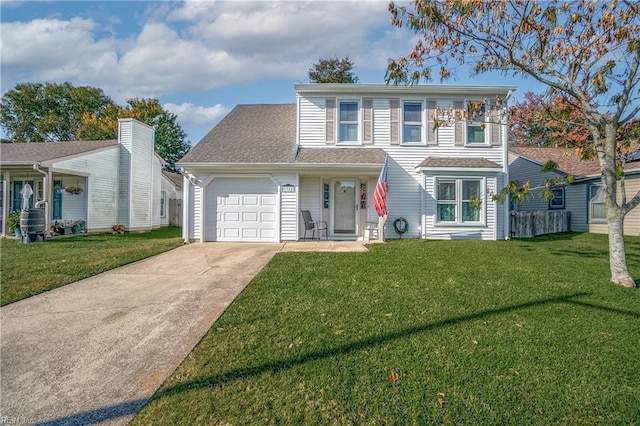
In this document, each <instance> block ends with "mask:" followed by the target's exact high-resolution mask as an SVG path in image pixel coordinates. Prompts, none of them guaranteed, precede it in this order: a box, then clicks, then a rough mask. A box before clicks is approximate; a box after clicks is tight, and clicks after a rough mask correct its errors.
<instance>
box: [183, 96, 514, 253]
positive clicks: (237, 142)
mask: <svg viewBox="0 0 640 426" xmlns="http://www.w3.org/2000/svg"><path fill="white" fill-rule="evenodd" d="M295 90H296V103H295V104H289V105H239V106H237V107H236V108H235V109H233V110H232V111H231V112H230V113H229V114H228V115H227V116H226V117H225V118H224V119H223V120H222V121H221V122H220V123H219V124H218V125H217V126H215V127H214V128H213V129H212V130H211V131H210V132H209V133H208V134H207V135H206V136H205V137H204V138H203V139H202V140H201V141H200V142H199V143H198V144H197V145H196V146H195V147H194V148H193V149H192V150H191V151H190V152H189V153H188V154H187V155H186V156H185V157H184V158H182V159H181V160H180V161H179V163H178V165H179V166H180V167H182V169H183V170H184V172H183V176H184V185H183V188H184V193H183V200H184V209H185V210H184V223H183V234H184V235H183V236H184V238H185V240H188V241H264V242H267V241H268V242H279V241H296V240H299V239H301V238H302V237H303V235H304V228H303V223H302V218H301V214H300V212H301V210H309V211H310V212H311V214H312V216H313V219H314V220H315V221H320V220H322V221H325V222H327V224H328V237H329V239H336V240H337V239H361V238H363V235H364V227H365V224H366V223H367V222H374V223H377V222H378V217H377V213H376V211H375V209H374V207H373V202H372V195H373V191H374V189H375V185H376V182H377V179H378V176H379V174H380V171H381V169H382V167H383V164H384V163H385V160H386V161H387V184H388V192H387V209H388V211H389V214H388V219H387V222H386V226H385V230H384V234H385V238H397V237H398V234H397V233H396V232H395V230H394V227H393V223H394V222H395V220H396V219H398V218H404V219H406V222H407V224H408V229H407V232H406V233H405V234H404V235H403V238H411V237H413V238H434V239H456V238H466V239H483V240H497V239H503V238H505V237H506V236H508V235H509V230H508V220H507V218H508V206H507V205H506V204H498V203H496V202H494V201H492V199H491V196H492V194H493V193H495V192H497V191H499V190H500V189H502V188H503V186H504V185H505V184H506V182H508V161H507V158H508V157H507V143H508V141H507V129H506V124H505V123H506V120H507V119H506V114H504V113H502V114H500V113H498V114H495V112H494V113H489V109H487V113H486V114H484V115H482V116H481V117H479V118H478V117H477V116H476V118H475V119H474V120H472V121H455V120H454V119H453V118H451V120H449V118H450V117H447V116H446V115H447V111H448V110H449V109H450V108H453V109H456V110H461V109H464V108H467V107H468V105H469V102H477V101H483V100H488V101H489V102H491V101H492V100H495V99H496V97H497V96H499V97H500V98H501V99H503V100H506V99H507V98H508V97H509V96H510V93H511V92H512V91H514V90H515V87H507V86H452V85H424V86H413V87H406V86H387V85H381V84H298V85H295ZM436 111H439V114H443V115H444V116H439V117H436V116H435V114H436ZM434 119H439V120H446V121H449V122H448V123H447V124H446V125H441V126H438V127H437V129H436V128H435V126H434ZM323 237H324V235H323Z"/></svg>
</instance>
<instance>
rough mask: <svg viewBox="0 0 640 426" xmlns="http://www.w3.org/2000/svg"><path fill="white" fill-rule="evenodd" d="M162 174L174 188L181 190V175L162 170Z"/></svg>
mask: <svg viewBox="0 0 640 426" xmlns="http://www.w3.org/2000/svg"><path fill="white" fill-rule="evenodd" d="M162 174H163V175H164V177H166V178H167V179H169V181H171V183H173V185H174V186H175V187H176V188H178V189H180V188H182V175H181V174H179V173H173V172H168V171H166V170H163V171H162Z"/></svg>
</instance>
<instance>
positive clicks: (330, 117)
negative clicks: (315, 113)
mask: <svg viewBox="0 0 640 426" xmlns="http://www.w3.org/2000/svg"><path fill="white" fill-rule="evenodd" d="M325 113H326V118H325V125H326V129H325V131H326V139H325V140H326V143H327V145H333V144H335V143H336V100H335V99H334V98H327V99H326V100H325Z"/></svg>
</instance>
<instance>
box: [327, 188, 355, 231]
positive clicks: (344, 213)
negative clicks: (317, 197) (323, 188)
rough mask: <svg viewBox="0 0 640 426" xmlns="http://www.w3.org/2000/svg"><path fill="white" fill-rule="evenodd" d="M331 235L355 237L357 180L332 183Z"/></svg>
mask: <svg viewBox="0 0 640 426" xmlns="http://www.w3.org/2000/svg"><path fill="white" fill-rule="evenodd" d="M332 186H333V203H332V204H333V210H332V212H331V213H332V216H333V217H332V220H331V223H332V225H333V226H332V227H331V230H332V234H333V235H334V236H336V237H340V236H345V237H346V236H355V235H356V230H357V229H358V228H357V222H356V213H357V207H358V204H357V203H358V198H357V196H358V191H356V188H357V186H358V181H357V179H336V180H334V181H333V185H332Z"/></svg>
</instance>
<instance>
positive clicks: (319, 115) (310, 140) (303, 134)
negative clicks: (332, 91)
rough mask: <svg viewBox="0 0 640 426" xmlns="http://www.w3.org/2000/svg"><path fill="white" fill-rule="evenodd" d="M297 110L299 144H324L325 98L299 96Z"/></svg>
mask: <svg viewBox="0 0 640 426" xmlns="http://www.w3.org/2000/svg"><path fill="white" fill-rule="evenodd" d="M298 111H299V117H300V119H299V120H298V125H299V132H298V138H299V141H300V145H310V146H313V145H316V146H325V145H326V125H325V121H326V114H325V98H300V99H299V104H298Z"/></svg>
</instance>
